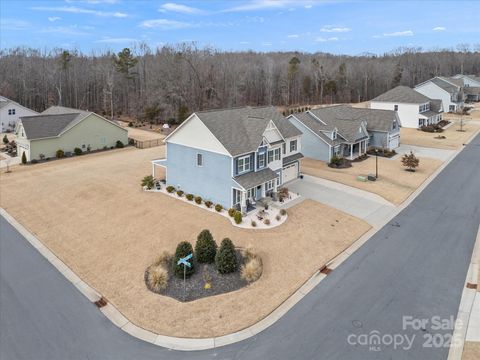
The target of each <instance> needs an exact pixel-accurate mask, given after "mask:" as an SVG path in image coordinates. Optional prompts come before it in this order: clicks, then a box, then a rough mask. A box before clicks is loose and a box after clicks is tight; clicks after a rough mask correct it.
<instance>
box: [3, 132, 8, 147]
mask: <svg viewBox="0 0 480 360" xmlns="http://www.w3.org/2000/svg"><path fill="white" fill-rule="evenodd" d="M8 142H9V141H8V137H7V135H6V134H5V135H4V136H3V143H4V144H5V145H7V144H8Z"/></svg>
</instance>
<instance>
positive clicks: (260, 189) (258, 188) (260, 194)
mask: <svg viewBox="0 0 480 360" xmlns="http://www.w3.org/2000/svg"><path fill="white" fill-rule="evenodd" d="M261 198H262V185H258V186H257V199H261Z"/></svg>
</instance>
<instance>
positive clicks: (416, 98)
mask: <svg viewBox="0 0 480 360" xmlns="http://www.w3.org/2000/svg"><path fill="white" fill-rule="evenodd" d="M430 100H431V99H430V98H429V97H427V96H425V95H423V94H420V93H419V92H418V91H415V90H414V89H412V88H409V87H408V86H402V85H400V86H397V87H395V88H393V89H391V90H388V91H387V92H385V93H383V94H381V95H379V96H377V97H376V98H374V99H372V100H371V101H383V102H398V103H407V104H423V103H426V102H428V101H430Z"/></svg>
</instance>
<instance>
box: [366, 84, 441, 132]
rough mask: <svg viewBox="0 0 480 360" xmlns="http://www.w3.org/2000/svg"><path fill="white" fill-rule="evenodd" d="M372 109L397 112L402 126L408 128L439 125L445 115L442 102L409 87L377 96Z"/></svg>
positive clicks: (371, 104)
mask: <svg viewBox="0 0 480 360" xmlns="http://www.w3.org/2000/svg"><path fill="white" fill-rule="evenodd" d="M370 108H371V109H380V110H393V111H396V112H397V114H398V119H399V121H400V126H402V127H406V128H419V127H421V126H424V125H432V124H437V123H438V122H439V121H441V120H442V115H443V107H442V102H441V101H440V100H433V99H430V98H429V97H427V96H425V95H423V94H421V93H419V92H417V91H415V90H413V89H411V88H409V87H407V86H397V87H396V88H393V89H391V90H389V91H387V92H386V93H383V94H382V95H380V96H377V97H376V98H375V99H373V100H371V101H370Z"/></svg>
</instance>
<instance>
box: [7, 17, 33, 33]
mask: <svg viewBox="0 0 480 360" xmlns="http://www.w3.org/2000/svg"><path fill="white" fill-rule="evenodd" d="M30 27H31V24H30V23H29V22H27V21H24V20H19V19H0V28H1V29H3V30H25V29H28V28H30Z"/></svg>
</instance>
